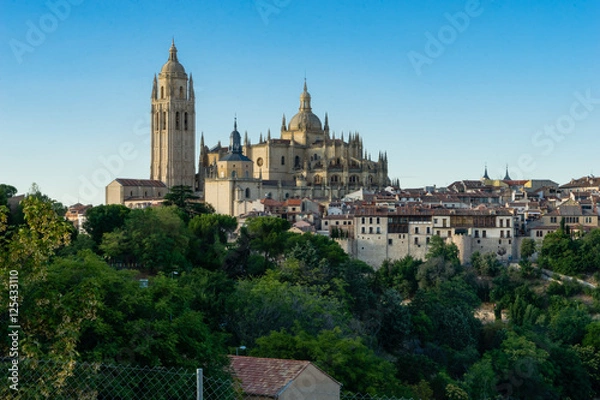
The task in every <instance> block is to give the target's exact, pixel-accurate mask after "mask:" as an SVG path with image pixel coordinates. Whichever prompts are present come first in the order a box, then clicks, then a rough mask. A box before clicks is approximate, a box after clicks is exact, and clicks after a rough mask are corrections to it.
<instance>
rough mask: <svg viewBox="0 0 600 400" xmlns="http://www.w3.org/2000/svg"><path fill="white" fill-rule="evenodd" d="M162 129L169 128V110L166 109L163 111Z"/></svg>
mask: <svg viewBox="0 0 600 400" xmlns="http://www.w3.org/2000/svg"><path fill="white" fill-rule="evenodd" d="M162 129H167V112H166V111H163V116H162Z"/></svg>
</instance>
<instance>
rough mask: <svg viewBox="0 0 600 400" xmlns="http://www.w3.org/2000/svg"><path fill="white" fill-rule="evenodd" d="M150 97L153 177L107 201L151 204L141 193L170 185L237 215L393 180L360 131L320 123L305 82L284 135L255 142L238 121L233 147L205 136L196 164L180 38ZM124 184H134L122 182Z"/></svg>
mask: <svg viewBox="0 0 600 400" xmlns="http://www.w3.org/2000/svg"><path fill="white" fill-rule="evenodd" d="M151 103H152V104H151V138H152V140H151V162H150V180H133V179H116V180H115V181H113V182H112V183H111V184H109V185H108V186H107V195H106V196H107V204H111V203H115V202H117V203H121V204H129V205H130V206H135V205H136V204H137V205H139V204H147V202H144V201H143V200H144V199H143V198H142V199H141V200H140V197H143V196H142V193H144V194H145V195H146V196H148V197H151V196H156V195H157V193H158V195H159V196H161V195H162V196H164V192H165V190H166V189H168V188H170V187H173V186H177V185H185V186H190V187H192V188H194V189H195V191H196V192H197V193H198V194H199V195H200V196H201V197H202V198H204V200H205V201H206V202H207V203H209V204H211V205H212V206H213V207H214V208H215V210H216V211H217V212H218V213H222V214H228V215H234V216H238V215H240V214H244V213H247V212H249V211H252V208H251V207H252V206H251V204H252V203H253V202H256V201H257V200H260V199H263V198H272V199H274V200H279V201H282V200H285V199H289V198H304V197H308V198H312V199H337V198H341V197H343V196H344V195H345V194H347V193H349V192H352V191H355V190H358V189H361V188H365V189H373V190H376V189H378V188H383V187H385V186H387V185H389V182H390V181H389V178H388V165H387V161H388V160H387V154H386V153H381V152H380V153H379V156H378V159H377V160H376V161H374V160H371V158H370V155H369V154H367V152H366V151H365V150H364V147H363V138H362V137H361V136H360V134H358V133H350V134H349V135H348V137H347V141H346V140H345V139H344V135H343V134H341V135H340V137H339V138H336V137H335V133H332V132H331V131H330V129H329V119H328V116H327V114H325V117H324V120H323V123H322V122H321V119H320V118H319V117H318V116H317V115H316V114H314V113H313V111H312V106H311V95H310V93H309V92H308V88H307V84H306V81H305V82H304V88H303V90H302V92H301V93H300V106H299V108H298V112H297V113H296V114H295V115H294V116H293V117H292V118H291V119H290V120H289V122H287V121H286V118H285V115H284V116H283V119H282V122H281V129H280V135H279V138H275V137H271V132H270V130H269V132H268V133H267V135H266V137H262V134H261V136H260V138H259V140H258V142H257V143H251V141H250V139H249V138H248V135H247V134H246V135H245V136H244V139H243V141H242V137H241V135H240V133H239V132H238V126H237V120H236V121H234V124H233V125H234V126H233V131H232V132H231V134H230V135H229V146H222V145H221V142H219V143H218V144H217V145H215V146H213V147H209V146H206V145H205V143H204V136H202V137H201V140H200V151H199V157H198V164H196V161H195V148H194V147H195V129H196V113H195V97H194V87H193V81H192V75H191V74H190V75H189V78H188V75H187V73H186V72H185V68H184V67H183V65H181V63H180V62H179V60H178V58H177V48H176V47H175V43H172V44H171V48H170V49H169V58H168V60H167V62H166V63H165V64H164V65H163V67H162V69H161V71H160V73H159V75H158V78H157V77H156V76H154V81H153V85H152V94H151ZM196 165H197V169H196ZM133 181H135V184H134V183H133ZM124 182H128V183H129V184H130V185H132V186H131V187H124V186H123V185H124ZM111 185H112V186H111ZM136 185H137V186H136ZM133 186H136V187H135V188H134V187H133ZM146 186H147V187H146ZM157 187H159V189H157ZM160 188H162V189H160ZM109 189H110V190H109ZM133 189H135V190H133ZM146 189H148V190H146ZM157 190H158V192H157ZM109 192H110V193H111V194H110V195H109ZM148 193H150V195H148ZM109 197H110V199H109ZM128 200H129V201H128Z"/></svg>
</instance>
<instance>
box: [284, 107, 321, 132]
mask: <svg viewBox="0 0 600 400" xmlns="http://www.w3.org/2000/svg"><path fill="white" fill-rule="evenodd" d="M288 129H289V130H290V131H294V130H299V129H312V130H314V129H318V130H321V129H322V125H321V120H320V119H319V117H317V116H316V115H315V114H313V113H312V112H311V111H300V112H299V113H298V114H296V115H294V116H293V117H292V119H291V120H290V125H289V127H288Z"/></svg>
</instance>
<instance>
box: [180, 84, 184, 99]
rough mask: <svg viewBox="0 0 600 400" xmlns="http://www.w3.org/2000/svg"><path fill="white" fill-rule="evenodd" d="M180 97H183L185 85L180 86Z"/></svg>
mask: <svg viewBox="0 0 600 400" xmlns="http://www.w3.org/2000/svg"><path fill="white" fill-rule="evenodd" d="M179 98H180V99H183V86H179Z"/></svg>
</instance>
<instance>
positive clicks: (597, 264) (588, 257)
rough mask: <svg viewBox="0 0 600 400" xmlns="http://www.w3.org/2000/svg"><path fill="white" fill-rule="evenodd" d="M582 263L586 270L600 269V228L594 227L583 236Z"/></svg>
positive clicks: (594, 270) (591, 271) (597, 270)
mask: <svg viewBox="0 0 600 400" xmlns="http://www.w3.org/2000/svg"><path fill="white" fill-rule="evenodd" d="M581 241H582V243H581V264H582V268H583V270H584V271H586V272H590V273H593V272H599V271H600V229H592V230H591V231H589V232H588V233H586V234H585V235H584V236H583V238H582V240H581Z"/></svg>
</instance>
